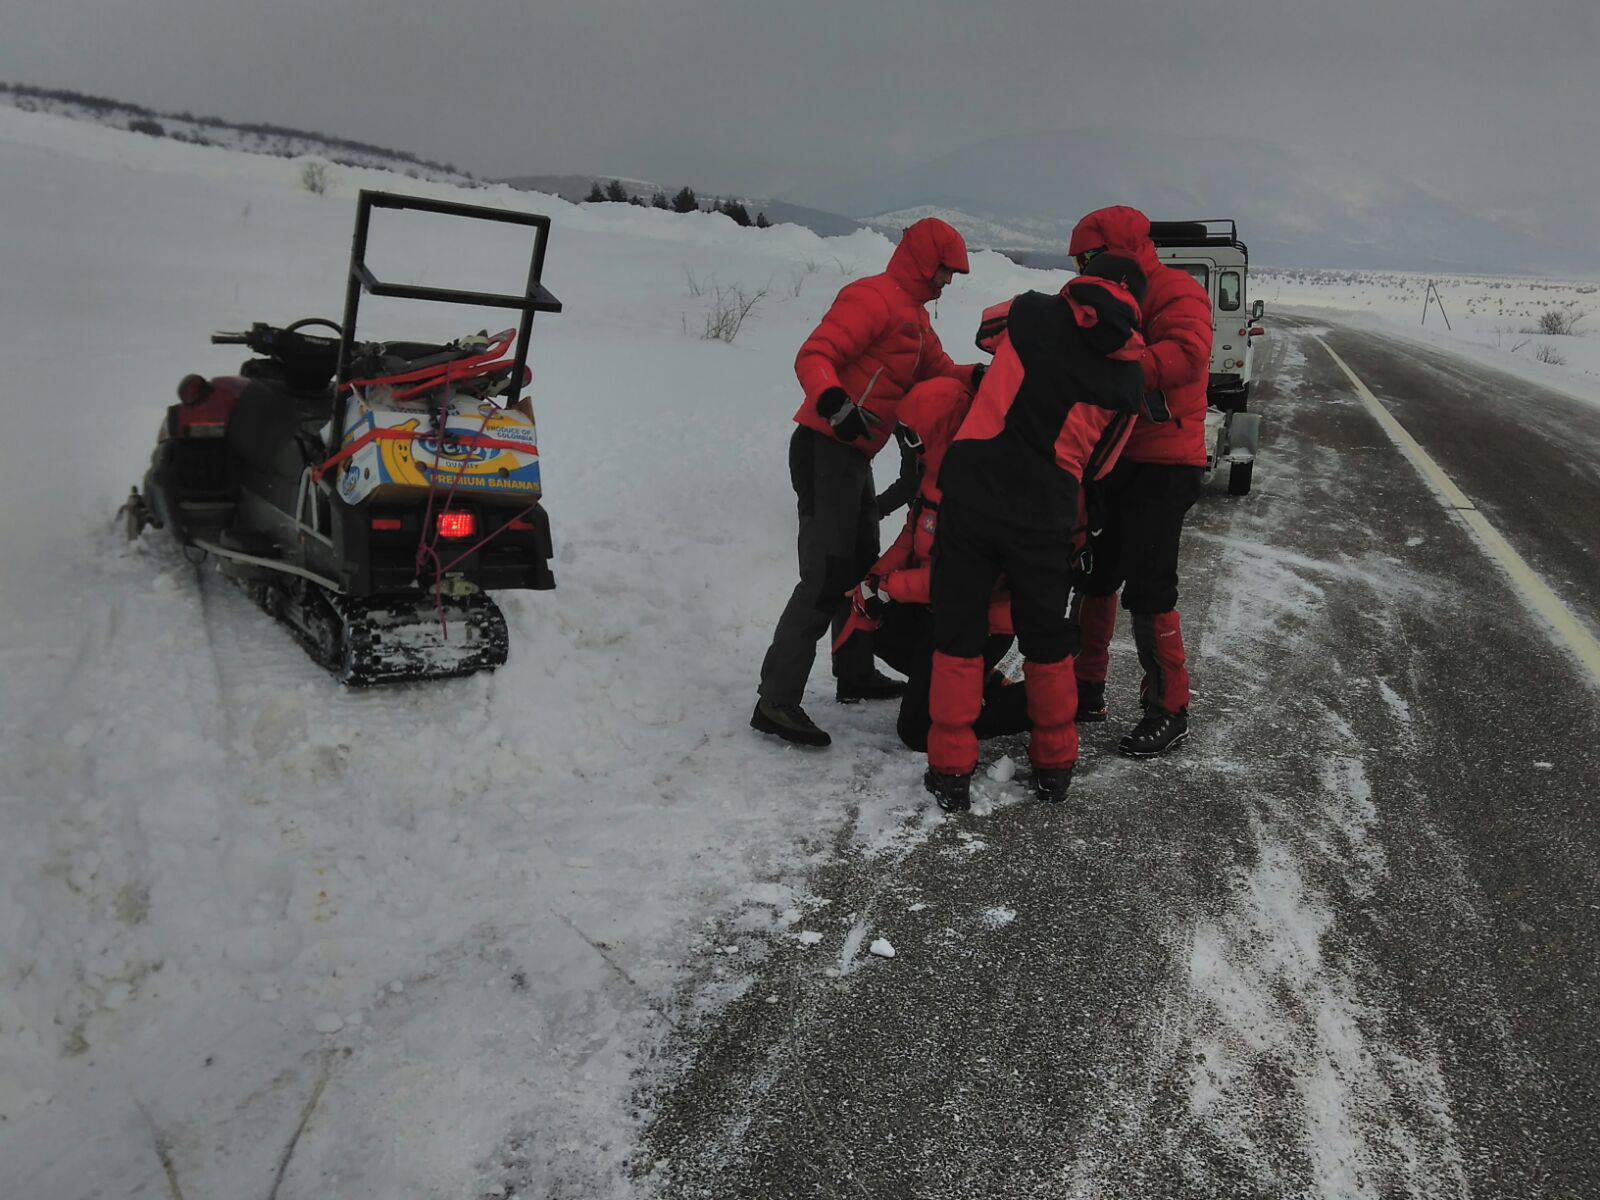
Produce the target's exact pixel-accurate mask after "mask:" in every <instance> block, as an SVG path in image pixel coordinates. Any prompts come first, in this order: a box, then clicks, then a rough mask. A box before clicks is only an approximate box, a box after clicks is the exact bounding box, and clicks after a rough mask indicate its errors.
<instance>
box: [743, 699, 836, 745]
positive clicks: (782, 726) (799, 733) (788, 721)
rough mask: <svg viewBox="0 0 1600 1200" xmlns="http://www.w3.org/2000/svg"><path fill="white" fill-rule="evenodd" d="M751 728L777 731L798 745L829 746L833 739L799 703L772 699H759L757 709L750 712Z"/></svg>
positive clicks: (780, 735) (785, 738)
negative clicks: (807, 714)
mask: <svg viewBox="0 0 1600 1200" xmlns="http://www.w3.org/2000/svg"><path fill="white" fill-rule="evenodd" d="M750 728H751V729H759V730H760V731H761V732H762V733H775V734H777V735H778V736H779V737H781V738H782V739H783V740H784V741H786V742H793V743H794V744H795V745H796V746H817V747H821V746H828V745H832V743H833V739H832V738H831V737H829V736H828V735H827V734H826V733H824V732H823V731H822V730H820V729H818V728H817V725H816V722H815V721H813V720H812V719H811V718H810V717H808V716H806V710H805V709H803V708H801V707H800V706H799V705H798V704H774V703H772V701H770V700H757V701H756V710H755V712H753V713H751V714H750Z"/></svg>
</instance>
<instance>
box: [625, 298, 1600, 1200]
mask: <svg viewBox="0 0 1600 1200" xmlns="http://www.w3.org/2000/svg"><path fill="white" fill-rule="evenodd" d="M1312 332H1317V333H1320V334H1322V336H1323V337H1325V339H1326V340H1327V342H1328V344H1329V345H1330V346H1332V347H1333V348H1334V349H1335V350H1336V351H1337V352H1338V353H1339V354H1340V355H1341V356H1342V357H1343V358H1344V359H1345V361H1346V362H1348V363H1349V364H1350V365H1351V367H1352V368H1353V369H1354V370H1355V371H1356V372H1357V374H1359V375H1360V376H1361V378H1362V379H1363V380H1364V382H1365V383H1366V384H1367V386H1368V387H1369V388H1370V389H1371V390H1372V391H1373V392H1374V393H1375V394H1376V396H1377V397H1378V398H1379V400H1380V401H1382V402H1383V403H1384V404H1385V405H1386V406H1387V407H1388V408H1389V409H1390V411H1391V412H1392V413H1393V414H1394V415H1395V416H1397V417H1398V418H1399V419H1400V420H1401V422H1402V423H1404V424H1405V425H1406V427H1407V428H1408V429H1409V430H1410V431H1411V433H1412V434H1413V435H1414V436H1415V437H1416V438H1417V439H1418V440H1419V441H1421V443H1422V444H1423V446H1424V447H1425V448H1426V449H1427V450H1428V451H1429V452H1430V453H1431V454H1432V455H1434V456H1435V458H1436V459H1437V461H1438V462H1439V463H1440V464H1441V466H1443V468H1444V469H1445V470H1446V471H1447V472H1448V473H1449V474H1450V475H1451V476H1452V478H1453V479H1454V480H1455V482H1456V483H1457V484H1458V485H1459V486H1460V487H1461V488H1462V489H1463V490H1464V491H1465V492H1466V493H1467V494H1468V496H1469V497H1471V499H1472V501H1473V502H1474V503H1475V504H1476V505H1477V506H1478V507H1479V508H1480V509H1481V510H1483V511H1484V512H1485V513H1487V514H1488V515H1489V516H1490V518H1491V520H1492V521H1493V522H1494V523H1495V525H1496V527H1497V528H1499V529H1500V531H1501V532H1502V533H1503V534H1504V535H1505V536H1506V537H1507V538H1508V539H1509V540H1510V541H1511V543H1512V544H1513V545H1514V546H1515V548H1516V549H1517V550H1518V552H1519V553H1521V554H1522V555H1523V556H1524V557H1525V558H1526V559H1527V560H1528V561H1529V563H1530V564H1532V565H1533V566H1534V568H1535V569H1536V570H1537V571H1539V572H1540V573H1541V575H1543V577H1544V578H1545V580H1546V582H1548V583H1549V584H1550V585H1551V587H1553V588H1554V589H1555V590H1556V592H1557V593H1558V594H1559V595H1560V596H1561V597H1562V599H1563V600H1565V601H1566V603H1567V604H1568V605H1569V606H1570V607H1571V608H1572V609H1573V611H1574V613H1575V615H1576V616H1577V617H1578V619H1579V621H1580V622H1581V623H1583V624H1584V625H1586V626H1587V627H1588V629H1589V630H1590V631H1591V632H1594V631H1595V630H1596V629H1597V628H1600V563H1597V562H1596V561H1595V549H1594V546H1595V542H1596V536H1597V533H1600V529H1597V514H1600V410H1597V409H1595V408H1593V407H1589V406H1585V405H1582V404H1580V403H1577V402H1575V401H1572V400H1570V399H1567V398H1565V397H1563V396H1560V395H1557V394H1554V393H1549V392H1545V391H1543V390H1541V389H1538V388H1536V387H1534V386H1532V385H1530V384H1527V383H1525V382H1521V381H1518V380H1515V379H1512V378H1510V377H1509V376H1500V375H1496V374H1495V373H1493V372H1491V371H1488V370H1486V369H1483V368H1479V367H1476V366H1471V365H1467V364H1463V363H1460V362H1458V361H1457V360H1454V359H1452V358H1450V357H1449V356H1447V355H1443V354H1440V353H1437V352H1434V351H1429V350H1425V349H1421V348H1417V347H1413V346H1410V345H1408V344H1403V343H1400V342H1396V341H1392V340H1389V339H1386V338H1383V337H1381V336H1378V335H1375V334H1369V333H1365V332H1357V331H1354V330H1350V329H1341V328H1332V329H1329V328H1327V327H1326V326H1316V327H1313V326H1312V325H1311V324H1310V323H1309V322H1304V321H1300V322H1291V321H1287V320H1279V321H1277V322H1276V323H1275V324H1274V331H1273V336H1272V337H1271V339H1270V340H1269V342H1268V344H1267V346H1266V350H1265V362H1264V370H1263V377H1262V379H1261V380H1260V382H1259V383H1258V385H1257V386H1258V399H1257V401H1256V402H1255V404H1254V406H1253V407H1254V408H1255V409H1256V410H1257V411H1259V412H1261V413H1262V415H1263V420H1264V434H1263V440H1264V444H1263V448H1262V452H1261V458H1260V462H1259V463H1258V467H1257V473H1256V490H1255V493H1254V494H1253V495H1252V496H1250V497H1249V498H1248V499H1245V500H1240V501H1235V500H1231V499H1229V498H1228V497H1227V496H1226V495H1225V494H1224V493H1223V490H1222V487H1221V483H1220V480H1219V481H1217V482H1215V483H1214V484H1213V485H1212V487H1211V490H1210V491H1209V492H1208V494H1207V496H1206V498H1205V500H1204V501H1203V502H1202V504H1201V506H1200V507H1199V508H1198V509H1197V510H1196V512H1195V513H1194V514H1193V517H1192V520H1191V526H1190V532H1189V535H1188V538H1187V545H1186V548H1185V559H1184V580H1185V587H1184V595H1183V599H1182V602H1181V605H1182V609H1183V612H1184V617H1185V631H1186V635H1187V638H1188V640H1189V643H1190V652H1191V656H1192V659H1193V662H1194V674H1195V680H1196V689H1197V697H1196V701H1195V706H1194V713H1195V726H1194V733H1193V735H1192V737H1191V740H1190V743H1189V745H1188V747H1187V748H1186V749H1185V750H1183V751H1182V752H1180V753H1179V754H1177V755H1175V756H1172V757H1170V758H1169V759H1166V760H1164V761H1159V762H1154V763H1146V764H1133V763H1129V762H1125V761H1123V760H1120V759H1118V758H1117V757H1116V756H1115V755H1114V753H1113V746H1114V743H1115V738H1116V736H1117V735H1118V733H1120V731H1121V728H1122V727H1123V726H1124V725H1125V724H1126V723H1128V722H1129V720H1130V719H1131V717H1132V712H1133V699H1132V689H1133V685H1134V683H1135V679H1134V672H1133V663H1132V654H1131V646H1130V645H1129V644H1128V643H1127V641H1126V640H1125V632H1126V631H1125V629H1123V630H1119V635H1121V636H1119V641H1118V644H1117V647H1116V649H1115V651H1114V659H1113V668H1112V670H1113V720H1112V722H1111V724H1110V725H1108V726H1102V727H1100V728H1098V729H1096V728H1094V727H1088V729H1087V732H1088V736H1087V738H1086V744H1085V750H1084V759H1083V764H1082V766H1081V767H1080V777H1079V779H1078V780H1077V782H1076V783H1075V785H1074V788H1073V793H1072V797H1071V802H1070V803H1069V804H1068V805H1066V806H1065V807H1064V808H1063V809H1061V810H1049V809H1045V808H1042V807H1040V806H1038V805H1037V804H1034V803H1032V802H1029V801H1020V800H1019V801H1018V802H1015V803H1009V804H1007V803H1001V804H999V805H998V806H997V807H996V809H995V811H994V812H993V813H992V814H991V815H989V816H984V817H967V818H963V819H961V820H951V821H946V822H944V823H943V824H941V825H939V826H938V827H937V828H935V829H934V830H933V831H932V832H931V833H930V834H929V835H928V836H927V837H926V838H923V839H921V840H916V841H914V842H913V844H912V845H911V846H910V848H909V849H908V850H906V851H903V852H900V853H898V854H891V855H889V856H886V857H878V858H867V857H862V856H860V855H856V854H846V855H844V856H842V857H841V858H840V859H839V860H838V861H837V862H836V863H835V865H833V866H831V867H829V868H826V869H824V870H823V871H822V872H821V873H820V874H819V875H818V876H817V878H816V879H815V880H814V881H813V887H814V891H815V894H816V895H817V896H819V897H823V898H826V899H827V900H828V901H829V903H828V904H827V906H825V907H819V908H816V909H814V910H813V911H812V912H810V913H809V914H808V916H807V917H806V919H805V921H804V922H802V923H801V925H798V926H796V928H797V929H800V928H810V929H813V930H816V931H818V932H820V933H822V934H823V939H822V941H821V942H820V943H819V944H817V945H815V946H810V947H807V946H804V945H802V944H801V943H800V941H799V940H798V939H795V940H791V941H785V942H781V943H779V944H778V945H777V946H776V947H775V948H774V951H773V953H772V954H771V955H770V957H769V958H768V959H767V961H766V964H765V966H764V968H763V970H762V974H761V975H760V977H759V978H758V979H757V981H756V983H755V985H754V986H753V987H752V988H751V989H750V990H749V991H748V992H747V993H746V994H745V995H744V996H743V998H742V999H740V1000H739V1001H737V1002H736V1003H734V1004H733V1005H731V1006H730V1007H728V1008H727V1009H725V1010H724V1011H723V1012H722V1014H721V1016H720V1017H719V1018H718V1019H717V1020H716V1021H715V1023H714V1024H711V1025H709V1026H707V1027H704V1028H701V1029H699V1030H697V1031H695V1032H694V1033H692V1034H691V1035H690V1036H689V1037H688V1038H687V1039H686V1042H685V1045H684V1047H683V1049H684V1051H685V1053H686V1055H688V1056H689V1057H688V1058H687V1060H686V1061H687V1065H686V1066H685V1068H684V1072H683V1074H682V1077H681V1079H680V1081H679V1083H678V1085H677V1087H676V1089H675V1090H674V1091H672V1092H671V1093H670V1094H668V1095H665V1096H663V1097H659V1098H657V1100H656V1101H655V1104H656V1119H655V1121H654V1123H653V1125H652V1127H651V1130H650V1134H649V1142H648V1151H647V1154H646V1160H647V1161H650V1160H653V1161H650V1165H649V1166H648V1167H646V1168H645V1178H646V1180H648V1182H649V1183H651V1184H654V1185H658V1186H659V1187H660V1188H661V1190H662V1191H663V1193H664V1194H665V1195H668V1196H674V1197H676V1196H684V1197H688V1196H713V1197H718V1198H725V1197H735V1196H740V1197H743V1196H748V1197H757V1196H759V1197H788V1196H871V1197H874V1198H878V1197H899V1196H906V1197H911V1196H915V1197H956V1196H963V1197H980V1196H981V1197H1034V1196H1039V1197H1042V1196H1051V1197H1057V1196H1086V1197H1094V1196H1106V1197H1113V1196H1115V1197H1122V1196H1150V1197H1190V1196H1195V1197H1198V1196H1228V1197H1253V1196H1260V1197H1282V1196H1301V1195H1305V1196H1337V1197H1363V1196H1372V1197H1398V1196H1427V1197H1435V1196H1452V1197H1453V1196H1468V1195H1471V1196H1476V1197H1501V1196H1503V1197H1542V1196H1549V1197H1580V1196H1594V1195H1600V1044H1597V1042H1600V1032H1597V1030H1600V1022H1597V1018H1600V987H1597V983H1600V979H1597V976H1600V956H1597V951H1600V886H1597V884H1600V853H1597V850H1600V822H1597V804H1600V799H1597V797H1596V792H1597V791H1600V788H1597V786H1596V785H1597V783H1600V752H1597V750H1596V746H1597V744H1600V693H1597V691H1596V690H1595V685H1594V681H1592V680H1590V679H1588V678H1587V677H1586V676H1585V675H1584V673H1583V672H1582V671H1581V670H1580V669H1579V667H1578V666H1577V665H1576V664H1575V662H1574V661H1573V660H1572V659H1571V658H1570V657H1569V656H1568V655H1567V654H1566V653H1565V652H1564V651H1562V650H1560V649H1558V648H1557V647H1556V645H1555V644H1554V643H1553V641H1552V639H1551V637H1550V635H1549V633H1548V631H1547V630H1546V629H1545V628H1544V627H1542V626H1541V625H1540V624H1539V623H1538V622H1537V621H1536V620H1535V619H1534V618H1533V617H1531V616H1530V615H1529V614H1528V612H1527V611H1526V609H1525V608H1524V607H1523V605H1522V603H1521V600H1520V598H1519V596H1518V595H1517V593H1516V592H1515V591H1514V590H1513V589H1512V587H1511V586H1510V584H1509V583H1508V582H1507V580H1506V579H1505V577H1504V576H1503V575H1501V574H1500V573H1499V572H1498V571H1497V570H1496V569H1495V568H1494V567H1492V566H1491V565H1489V563H1488V562H1487V560H1486V559H1485V558H1484V557H1483V556H1482V554H1481V552H1480V551H1479V549H1478V548H1477V546H1476V544H1475V543H1474V542H1473V541H1472V540H1471V539H1470V538H1469V536H1468V535H1467V533H1466V531H1465V530H1464V528H1463V527H1462V526H1461V525H1460V524H1459V523H1458V521H1457V520H1456V519H1455V518H1454V517H1453V516H1451V515H1450V514H1448V513H1447V512H1446V511H1445V510H1444V509H1443V508H1441V506H1440V505H1439V502H1438V501H1437V500H1436V499H1435V497H1434V496H1433V494H1432V493H1431V492H1430V491H1429V490H1428V489H1427V487H1426V486H1425V485H1424V484H1423V482H1422V481H1421V479H1420V478H1419V477H1418V475H1417V474H1416V473H1415V471H1414V470H1413V469H1412V468H1411V466H1410V465H1408V463H1407V462H1406V461H1405V460H1404V459H1403V458H1402V456H1401V454H1400V453H1399V451H1398V450H1397V449H1396V448H1395V446H1394V445H1393V444H1392V443H1391V442H1390V441H1389V440H1388V438H1387V437H1386V436H1385V435H1384V434H1383V433H1382V432H1381V430H1380V429H1379V427H1378V425H1377V424H1376V423H1375V422H1374V420H1373V419H1372V417H1371V416H1370V415H1369V414H1368V413H1367V412H1366V411H1365V410H1364V409H1363V407H1362V406H1361V404H1360V402H1359V401H1358V400H1357V398H1356V396H1355V394H1354V392H1353V390H1352V388H1351V385H1350V384H1349V382H1348V380H1347V379H1346V378H1345V377H1344V375H1343V374H1342V373H1341V372H1339V371H1338V369H1337V368H1336V367H1335V366H1334V365H1333V363H1332V362H1331V360H1330V359H1329V357H1328V355H1327V354H1326V353H1325V352H1324V351H1323V350H1322V348H1321V347H1320V346H1319V345H1318V344H1317V342H1316V341H1315V340H1313V338H1312V336H1311V333H1312ZM823 715H824V716H825V717H826V718H827V720H826V721H825V722H824V723H825V724H827V723H832V724H834V725H839V724H842V723H845V722H849V721H851V720H852V719H854V718H853V717H852V715H851V714H850V713H849V712H848V711H845V710H837V711H833V712H828V713H826V714H823ZM1010 749H1011V752H1012V753H1013V754H1014V755H1017V756H1018V757H1020V753H1019V751H1018V749H1017V748H1016V747H1011V748H1010ZM991 753H992V752H991ZM991 786H992V785H991ZM996 790H997V791H998V789H996ZM1018 794H1019V792H1018V789H1017V787H1016V785H1012V787H1011V789H1008V790H1007V792H1005V793H1002V795H1010V796H1012V797H1015V796H1017V795H1018ZM751 802H752V803H756V804H759V803H761V796H760V793H759V791H757V792H755V793H753V794H752V798H751ZM878 937H886V938H887V939H889V941H891V942H892V943H893V945H894V947H895V949H896V951H897V955H896V957H895V958H894V959H892V960H884V959H879V958H874V957H872V956H870V955H869V954H867V952H866V948H865V947H866V945H867V944H868V943H869V942H870V941H871V940H872V939H874V938H878Z"/></svg>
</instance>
